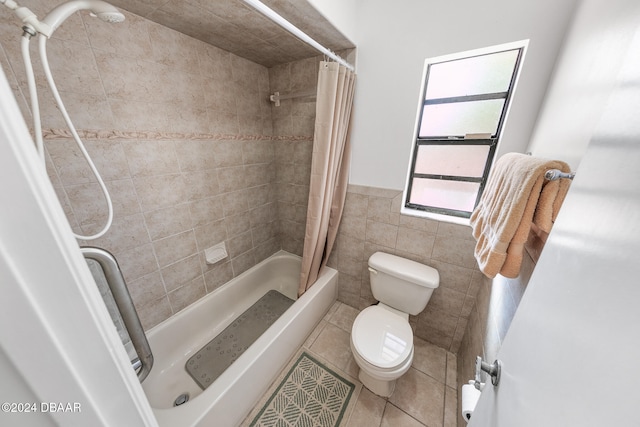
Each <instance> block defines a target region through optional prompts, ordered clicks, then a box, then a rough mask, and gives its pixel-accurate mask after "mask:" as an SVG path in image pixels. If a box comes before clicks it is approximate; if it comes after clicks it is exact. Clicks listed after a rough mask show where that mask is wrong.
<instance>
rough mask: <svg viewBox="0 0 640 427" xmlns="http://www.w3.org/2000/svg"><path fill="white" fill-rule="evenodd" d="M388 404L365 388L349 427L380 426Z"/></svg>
mask: <svg viewBox="0 0 640 427" xmlns="http://www.w3.org/2000/svg"><path fill="white" fill-rule="evenodd" d="M386 404H387V401H386V400H385V399H383V398H382V397H380V396H376V395H375V394H373V393H371V392H370V391H369V390H367V389H366V388H364V387H363V388H362V391H361V392H360V396H358V402H357V403H356V406H355V408H354V410H353V413H352V414H351V418H349V422H348V423H347V427H374V426H379V425H380V422H381V421H382V414H383V413H384V407H385V405H386Z"/></svg>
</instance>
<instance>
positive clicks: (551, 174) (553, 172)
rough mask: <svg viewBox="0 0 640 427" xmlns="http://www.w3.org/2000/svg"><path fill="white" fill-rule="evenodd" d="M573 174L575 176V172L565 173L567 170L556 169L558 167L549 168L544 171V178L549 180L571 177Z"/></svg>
mask: <svg viewBox="0 0 640 427" xmlns="http://www.w3.org/2000/svg"><path fill="white" fill-rule="evenodd" d="M574 176H576V173H575V172H569V173H567V172H562V171H561V170H558V169H549V170H548V171H546V172H545V173H544V177H545V179H548V180H549V181H555V180H556V179H560V178H567V179H573V177H574Z"/></svg>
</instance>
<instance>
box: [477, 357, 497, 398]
mask: <svg viewBox="0 0 640 427" xmlns="http://www.w3.org/2000/svg"><path fill="white" fill-rule="evenodd" d="M481 371H484V372H486V373H487V374H489V375H490V376H491V384H493V385H494V386H497V385H498V384H499V383H500V372H501V371H502V362H501V361H499V360H495V361H494V362H493V363H492V364H491V365H490V364H488V363H487V362H485V361H484V360H482V357H481V356H477V357H476V378H475V382H474V386H475V387H476V388H477V389H478V390H481V389H482V387H484V383H482V382H481V377H480V372H481Z"/></svg>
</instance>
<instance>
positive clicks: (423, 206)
mask: <svg viewBox="0 0 640 427" xmlns="http://www.w3.org/2000/svg"><path fill="white" fill-rule="evenodd" d="M525 47H526V42H519V43H514V44H509V45H502V46H496V47H493V48H488V49H482V50H476V51H472V52H465V53H461V54H456V55H448V56H446V57H439V58H432V59H427V60H426V61H425V68H424V78H423V82H424V84H423V88H422V93H423V96H422V97H421V102H420V106H419V111H418V115H417V116H418V117H417V120H416V129H415V133H414V144H413V145H412V154H411V163H410V165H409V173H408V177H407V184H406V187H405V192H404V208H403V212H404V213H409V214H412V213H413V214H415V213H416V212H425V213H427V212H428V213H435V214H443V215H448V216H453V217H460V218H469V217H470V216H471V212H473V209H474V208H475V206H476V204H477V203H478V200H480V196H481V195H482V190H483V188H484V186H485V183H486V180H487V176H488V175H489V171H490V169H491V164H492V163H493V157H494V155H495V152H496V147H497V145H498V141H499V138H500V134H501V131H502V128H503V125H504V122H505V119H506V115H507V114H506V113H507V110H508V107H509V102H510V100H511V96H512V93H513V90H514V87H515V82H516V79H517V75H518V70H519V67H520V63H521V62H522V57H523V54H524V49H525Z"/></svg>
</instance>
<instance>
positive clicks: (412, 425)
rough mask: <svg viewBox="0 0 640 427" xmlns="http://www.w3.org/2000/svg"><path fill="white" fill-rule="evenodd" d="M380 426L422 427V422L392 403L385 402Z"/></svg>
mask: <svg viewBox="0 0 640 427" xmlns="http://www.w3.org/2000/svg"><path fill="white" fill-rule="evenodd" d="M380 427H424V424H422V423H420V422H419V421H418V420H416V419H415V418H413V417H412V416H410V415H409V414H407V413H406V412H403V411H401V410H400V409H398V408H396V407H395V406H393V405H392V404H390V403H387V406H386V408H385V410H384V415H383V416H382V424H380Z"/></svg>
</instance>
